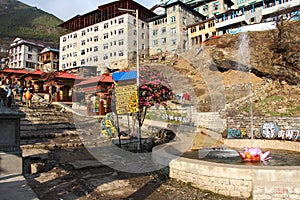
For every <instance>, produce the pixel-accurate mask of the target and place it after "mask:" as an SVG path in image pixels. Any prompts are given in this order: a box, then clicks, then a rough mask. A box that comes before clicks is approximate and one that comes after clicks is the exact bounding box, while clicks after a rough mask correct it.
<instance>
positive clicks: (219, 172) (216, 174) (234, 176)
mask: <svg viewBox="0 0 300 200" xmlns="http://www.w3.org/2000/svg"><path fill="white" fill-rule="evenodd" d="M223 143H224V145H225V146H226V147H228V148H229V149H238V150H243V147H251V146H254V147H255V146H258V147H260V148H262V150H263V152H265V150H270V149H271V154H270V156H272V158H271V159H270V161H269V165H262V164H261V163H260V162H258V163H247V164H245V163H244V162H243V161H241V158H239V157H238V156H235V152H233V150H225V151H219V152H217V153H212V154H210V156H208V157H217V158H218V159H224V158H225V160H232V159H235V158H237V161H236V162H235V164H225V163H217V162H215V161H204V160H200V159H199V155H201V156H203V154H199V153H198V152H196V153H195V155H194V156H196V158H197V159H191V158H187V157H188V156H186V154H185V156H186V157H183V156H181V157H178V156H180V155H181V153H180V151H177V149H176V148H177V146H178V144H177V143H176V142H174V143H168V144H164V145H162V146H161V147H160V148H159V149H156V150H157V152H156V155H157V156H156V157H155V159H156V161H157V162H158V163H162V164H166V161H167V162H168V166H169V171H170V172H169V173H170V175H169V176H170V177H171V178H174V179H177V180H181V181H183V182H188V183H191V184H192V185H194V186H195V187H199V188H201V189H204V190H210V191H212V192H215V193H219V194H223V195H227V196H232V197H242V198H250V197H251V198H252V199H255V200H256V199H300V181H299V180H300V164H299V154H298V152H300V143H299V142H293V141H279V140H278V141H276V140H255V141H254V142H253V141H251V140H243V139H230V140H224V141H223ZM253 144H254V145H253ZM275 149H276V150H275ZM282 150H284V151H282ZM204 153H207V152H204ZM275 153H276V154H275ZM224 154H226V155H224ZM277 157H278V160H277ZM283 159H287V160H285V161H284V164H282V163H280V162H281V161H283ZM272 160H273V161H272ZM276 160H277V161H276ZM280 160H281V161H280ZM274 161H276V162H275V163H272V162H274ZM286 164H288V165H286ZM292 165H293V166H292Z"/></svg>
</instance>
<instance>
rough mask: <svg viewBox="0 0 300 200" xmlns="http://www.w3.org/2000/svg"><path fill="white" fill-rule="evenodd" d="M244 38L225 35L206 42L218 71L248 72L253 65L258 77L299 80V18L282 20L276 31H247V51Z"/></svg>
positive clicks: (240, 35) (289, 80)
mask: <svg viewBox="0 0 300 200" xmlns="http://www.w3.org/2000/svg"><path fill="white" fill-rule="evenodd" d="M243 37H245V36H243V35H242V34H236V35H225V36H222V37H221V38H220V39H215V40H211V41H208V42H207V43H206V49H207V50H208V51H209V55H210V56H211V57H212V59H213V60H214V62H215V66H216V68H217V69H218V70H219V71H221V72H224V71H227V70H229V69H233V70H240V71H247V70H248V67H249V66H250V68H251V71H252V73H253V74H255V75H256V76H258V77H265V78H270V79H273V80H280V81H282V80H284V81H286V82H287V83H288V84H290V85H296V84H298V83H299V82H300V62H299V58H300V21H296V22H279V23H278V28H277V29H276V30H270V31H262V32H249V33H247V37H248V46H249V50H248V52H245V50H244V49H243V47H241V41H243ZM245 53H249V57H247V55H245ZM248 59H249V62H248V63H247V60H248Z"/></svg>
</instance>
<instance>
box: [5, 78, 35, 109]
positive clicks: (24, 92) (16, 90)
mask: <svg viewBox="0 0 300 200" xmlns="http://www.w3.org/2000/svg"><path fill="white" fill-rule="evenodd" d="M17 96H19V98H20V102H21V104H22V105H23V104H24V101H23V99H25V102H26V106H27V107H28V108H30V107H31V102H32V97H33V87H32V86H31V85H27V87H22V86H20V85H18V84H8V85H6V86H5V87H2V88H1V89H0V98H1V105H4V106H7V107H9V108H11V106H12V103H13V99H14V98H15V97H17Z"/></svg>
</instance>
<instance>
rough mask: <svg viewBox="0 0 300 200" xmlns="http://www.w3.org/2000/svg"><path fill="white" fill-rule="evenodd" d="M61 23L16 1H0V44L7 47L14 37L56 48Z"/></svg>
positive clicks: (36, 9) (60, 32)
mask: <svg viewBox="0 0 300 200" xmlns="http://www.w3.org/2000/svg"><path fill="white" fill-rule="evenodd" d="M62 22H63V21H62V20H60V19H58V18H57V17H55V16H53V15H51V14H49V13H46V12H44V11H42V10H39V9H38V8H35V7H31V6H28V5H26V4H23V3H21V2H19V1H17V0H0V24H1V32H0V42H1V43H0V44H1V45H8V44H9V43H10V42H11V41H12V40H13V39H14V38H15V37H17V36H19V37H23V38H26V39H31V40H36V41H39V42H43V43H45V44H48V45H50V46H52V47H58V44H59V36H60V35H61V34H62V33H63V30H62V29H60V28H59V27H58V25H59V24H60V23H62Z"/></svg>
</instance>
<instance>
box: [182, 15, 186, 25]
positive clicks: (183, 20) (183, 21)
mask: <svg viewBox="0 0 300 200" xmlns="http://www.w3.org/2000/svg"><path fill="white" fill-rule="evenodd" d="M182 24H183V25H186V18H185V17H182Z"/></svg>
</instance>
